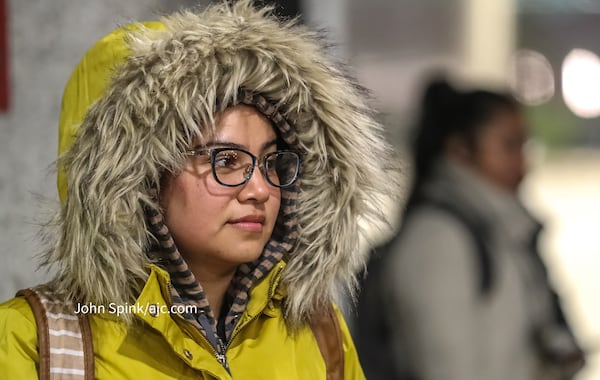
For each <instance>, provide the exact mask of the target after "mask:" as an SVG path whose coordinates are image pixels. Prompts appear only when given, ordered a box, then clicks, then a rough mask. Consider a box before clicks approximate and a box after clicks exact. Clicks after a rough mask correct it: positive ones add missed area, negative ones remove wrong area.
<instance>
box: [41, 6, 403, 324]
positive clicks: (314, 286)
mask: <svg viewBox="0 0 600 380" xmlns="http://www.w3.org/2000/svg"><path fill="white" fill-rule="evenodd" d="M161 24H162V26H163V27H164V29H162V30H157V29H156V28H148V27H145V26H142V25H139V26H138V27H137V28H134V29H132V30H129V31H128V32H127V33H125V40H126V41H127V48H128V51H129V53H128V55H127V56H126V57H125V58H124V62H123V63H120V64H119V65H118V66H117V67H116V69H115V71H114V74H113V75H112V76H111V79H110V81H109V82H108V84H107V87H106V89H105V90H104V91H103V93H102V94H100V95H99V96H100V97H99V98H98V99H97V101H95V103H94V104H93V105H92V106H91V108H89V110H88V111H87V112H86V113H85V116H84V117H83V120H82V122H81V125H80V127H79V128H78V132H76V133H77V137H76V139H75V141H74V143H73V145H72V147H70V149H68V151H67V153H66V154H64V155H63V156H62V157H61V158H60V161H59V165H60V168H64V171H65V177H66V178H67V182H68V190H67V195H66V201H65V202H64V204H63V207H62V210H61V213H60V216H59V221H58V224H59V229H60V233H59V235H60V236H59V238H58V241H57V242H56V244H55V246H54V248H52V249H51V250H50V252H49V253H48V254H47V256H46V263H47V264H48V265H50V266H55V267H56V268H57V277H56V280H55V281H56V283H57V286H59V287H60V288H61V289H68V292H69V296H70V297H71V298H73V299H79V300H83V301H85V302H92V303H96V304H108V303H110V302H117V303H125V302H128V303H130V304H131V303H132V302H133V301H134V300H135V298H136V296H137V295H138V294H139V291H140V290H141V288H142V286H143V284H144V282H145V280H146V278H147V265H148V258H147V255H146V252H147V251H148V249H149V247H150V246H151V244H152V242H153V237H152V234H151V233H150V232H149V230H148V228H147V225H146V223H145V220H144V207H148V206H150V207H153V208H156V207H158V205H156V204H155V200H154V199H153V198H152V197H151V195H150V193H151V187H152V186H153V184H158V183H160V178H161V175H162V173H164V172H165V171H169V172H177V170H178V169H179V168H181V167H182V164H183V162H184V156H183V154H182V153H181V152H183V151H185V150H186V149H187V148H188V147H189V145H190V143H191V141H192V138H193V137H194V136H198V137H199V138H200V140H202V139H203V138H204V137H205V136H206V135H207V130H206V128H210V127H212V126H214V123H213V116H214V115H215V114H216V113H218V112H219V111H221V110H222V109H223V107H225V105H227V104H235V103H238V102H239V101H238V100H237V99H236V96H237V94H238V90H239V89H240V88H243V89H246V90H250V91H253V92H255V93H259V94H261V95H262V96H264V97H265V98H266V99H269V101H270V102H272V103H273V104H274V105H275V106H276V107H277V108H278V110H279V112H280V113H281V114H282V115H283V116H284V117H285V118H286V119H287V121H288V122H289V124H290V125H291V126H292V128H294V129H295V133H296V135H297V139H298V148H299V149H300V150H301V151H302V152H303V154H304V157H303V173H302V178H301V188H300V192H299V195H298V200H297V204H298V206H297V207H298V209H297V220H298V233H299V235H298V239H297V241H296V244H295V246H294V247H293V249H292V251H291V252H290V253H289V256H288V257H287V258H286V259H285V260H286V262H287V265H286V268H285V270H284V272H283V275H282V282H283V283H284V286H285V288H286V289H287V297H286V300H285V304H284V306H285V315H286V319H287V321H288V322H289V323H290V324H291V325H295V326H299V325H300V324H301V323H304V322H306V321H309V320H310V319H311V318H312V317H314V316H315V315H316V314H317V313H319V312H320V310H323V309H324V305H325V304H326V303H329V302H331V301H332V299H333V298H334V294H336V292H337V291H338V290H340V289H339V286H340V285H342V286H345V287H347V289H348V290H349V291H350V293H351V294H354V290H355V288H356V284H357V282H356V278H355V276H356V273H358V272H359V271H360V270H361V269H362V268H363V267H364V264H365V261H366V259H367V254H368V253H367V252H365V251H364V250H361V249H360V248H359V247H360V246H361V244H360V242H361V240H362V239H364V238H366V232H365V228H364V226H365V225H368V224H371V225H372V224H380V223H384V215H383V210H382V207H383V206H382V202H381V201H382V199H383V198H384V197H386V196H390V194H394V193H395V192H396V184H397V182H396V180H395V176H396V172H395V171H393V170H390V169H392V167H393V166H394V158H393V157H394V156H393V155H392V154H391V152H390V150H389V149H388V145H387V144H386V143H385V141H384V139H383V137H382V128H381V126H380V125H379V124H378V123H377V122H376V121H375V120H374V118H373V117H372V110H371V109H370V108H369V106H368V105H367V100H368V97H367V96H366V92H365V91H364V90H363V89H362V88H361V87H360V86H359V85H358V84H357V83H356V82H355V81H354V80H352V79H351V78H349V77H348V76H346V75H345V74H344V73H343V72H342V71H341V70H340V68H339V66H336V64H334V63H333V62H332V61H331V60H329V58H327V56H326V55H325V52H324V49H323V47H322V46H321V38H320V37H319V36H318V35H317V34H315V33H313V32H311V31H309V30H307V29H306V28H305V27H303V26H299V25H296V24H295V22H294V21H287V22H282V21H280V20H278V19H276V18H275V17H274V16H273V15H272V14H271V11H270V9H268V8H266V9H257V8H255V7H254V5H253V4H252V2H251V1H249V0H241V1H238V2H236V3H235V4H234V5H230V4H229V3H228V2H223V3H222V4H219V5H215V6H212V7H209V8H207V9H205V10H203V11H200V12H198V13H194V12H190V11H185V12H181V13H177V14H173V15H171V16H168V17H165V18H163V19H162V20H161ZM161 28H162V27H161ZM93 100H95V99H93ZM68 103H69V102H68V101H66V99H63V108H65V104H68ZM67 108H68V107H67ZM63 112H64V110H63ZM67 124H68V123H67ZM61 128H67V129H69V128H70V129H75V130H77V128H76V126H74V125H62V124H61Z"/></svg>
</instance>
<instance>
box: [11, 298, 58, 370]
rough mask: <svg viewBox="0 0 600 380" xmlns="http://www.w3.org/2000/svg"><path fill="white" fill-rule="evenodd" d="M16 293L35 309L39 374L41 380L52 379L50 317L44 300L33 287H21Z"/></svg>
mask: <svg viewBox="0 0 600 380" xmlns="http://www.w3.org/2000/svg"><path fill="white" fill-rule="evenodd" d="M16 295H17V297H24V298H25V300H27V303H28V304H29V307H31V310H32V311H33V315H34V317H35V323H36V325H37V330H38V331H37V336H38V355H39V368H38V375H39V377H40V380H50V342H49V341H48V338H49V333H48V330H49V328H48V318H47V317H46V308H45V307H44V304H42V300H41V299H40V297H39V296H38V294H37V293H36V292H34V291H33V290H32V289H21V290H19V291H18V292H17V294H16Z"/></svg>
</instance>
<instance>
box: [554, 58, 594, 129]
mask: <svg viewBox="0 0 600 380" xmlns="http://www.w3.org/2000/svg"><path fill="white" fill-rule="evenodd" d="M562 88H563V98H564V99H565V103H566V104H567V106H568V107H569V108H570V109H571V111H573V113H574V114H575V115H577V116H579V117H584V118H593V117H598V116H600V58H598V56H597V55H596V54H594V53H592V52H591V51H589V50H584V49H573V50H571V52H570V53H569V54H567V56H566V57H565V60H564V62H563V66H562Z"/></svg>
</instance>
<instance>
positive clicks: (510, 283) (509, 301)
mask: <svg viewBox="0 0 600 380" xmlns="http://www.w3.org/2000/svg"><path fill="white" fill-rule="evenodd" d="M526 140H527V128H526V124H525V120H524V118H523V115H522V111H521V109H520V107H519V105H518V103H517V102H516V101H515V100H514V99H513V98H512V97H511V96H510V95H508V94H501V93H495V92H490V91H486V90H481V89H475V90H472V91H468V92H461V91H458V90H456V89H455V88H453V87H452V86H451V85H450V84H449V83H448V82H447V81H446V80H445V79H444V78H443V77H440V78H439V79H435V80H433V81H431V82H430V83H429V84H428V86H427V87H426V90H425V94H424V98H423V100H422V105H421V115H420V118H419V120H418V125H417V128H416V138H415V140H414V151H413V159H414V161H413V163H414V168H415V174H414V179H413V182H412V188H411V193H410V196H409V200H408V204H407V209H406V212H405V215H404V220H403V223H402V226H401V228H400V231H399V232H398V234H397V235H395V236H394V237H393V238H392V239H391V241H390V242H388V243H387V244H385V245H384V246H382V247H380V249H378V250H377V255H375V257H374V260H373V262H372V264H370V265H369V273H368V276H367V278H366V282H365V288H364V289H363V293H362V294H361V301H360V305H359V314H358V326H357V329H358V331H357V332H358V335H357V346H358V349H359V354H360V357H361V360H362V362H363V367H364V369H365V373H366V375H367V378H369V379H371V380H378V379H402V380H408V379H413V380H442V379H444V380H509V379H510V380H542V379H570V378H572V377H573V376H574V374H575V373H576V372H577V371H578V370H579V369H580V368H581V367H582V366H583V363H584V356H583V353H582V351H581V350H580V348H579V347H578V345H577V343H576V341H575V339H574V337H573V335H572V333H571V331H570V329H569V327H568V325H567V322H566V320H565V318H564V316H563V313H562V311H561V308H560V305H559V303H558V299H557V297H556V295H555V293H554V292H553V291H552V290H551V288H550V285H549V283H548V279H547V275H546V270H545V267H544V264H543V263H542V261H541V259H540V257H539V255H538V252H537V249H536V245H537V238H538V235H539V233H540V231H541V225H540V224H539V223H538V222H537V221H536V220H535V219H534V218H533V217H532V216H531V215H530V214H529V212H528V211H527V210H526V209H525V208H524V207H523V205H522V204H521V202H520V201H519V199H518V197H517V192H518V189H519V184H520V183H521V181H522V180H523V177H524V176H525V174H526V163H525V157H524V152H523V148H524V144H525V142H526Z"/></svg>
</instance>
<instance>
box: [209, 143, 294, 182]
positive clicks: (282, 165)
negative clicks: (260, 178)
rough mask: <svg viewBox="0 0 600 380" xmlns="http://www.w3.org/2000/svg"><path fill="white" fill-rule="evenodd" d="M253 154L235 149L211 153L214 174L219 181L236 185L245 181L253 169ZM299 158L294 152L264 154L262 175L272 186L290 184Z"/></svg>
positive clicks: (261, 163) (261, 167)
mask: <svg viewBox="0 0 600 380" xmlns="http://www.w3.org/2000/svg"><path fill="white" fill-rule="evenodd" d="M253 159H254V158H253V156H252V155H251V154H249V153H248V152H245V151H242V150H237V149H223V150H217V151H215V152H214V155H213V168H214V174H215V177H216V179H217V181H219V182H220V183H222V184H224V185H228V186H237V185H241V184H242V183H244V182H246V181H247V180H248V179H249V178H250V176H251V174H252V173H251V172H252V171H253V165H252V164H253ZM299 164H300V160H299V157H298V155H297V154H296V153H294V152H286V151H281V152H273V153H268V154H267V155H265V156H264V158H263V160H262V162H259V163H257V165H259V166H260V169H261V171H262V172H263V175H264V176H265V178H266V179H267V181H268V182H269V183H270V184H272V185H273V186H278V187H285V186H289V185H291V184H292V183H293V182H294V181H295V180H296V177H297V175H298V168H299Z"/></svg>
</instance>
